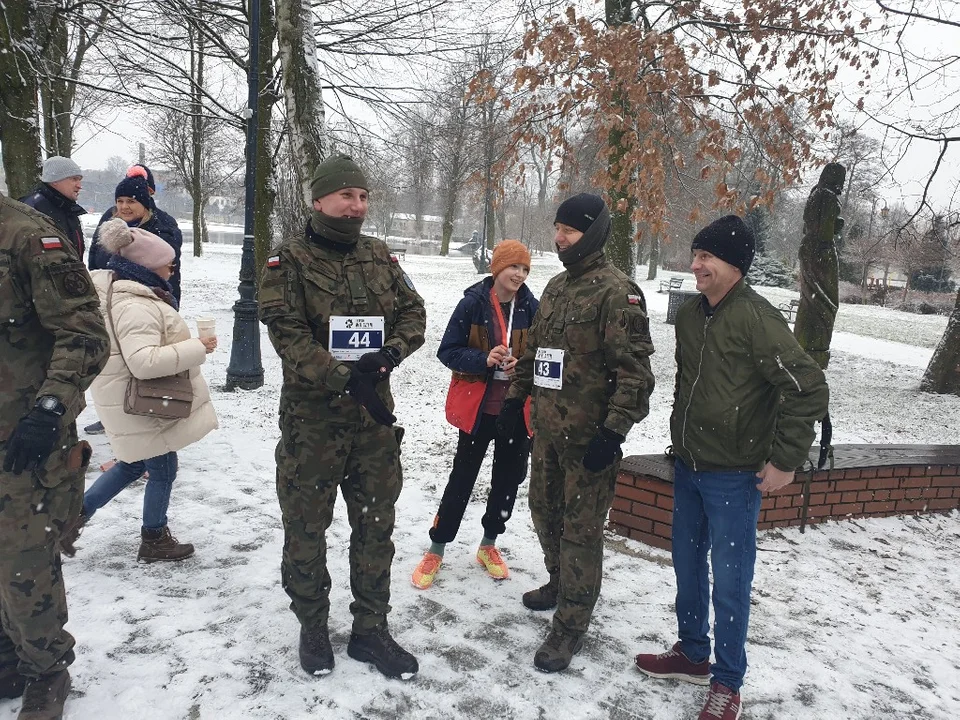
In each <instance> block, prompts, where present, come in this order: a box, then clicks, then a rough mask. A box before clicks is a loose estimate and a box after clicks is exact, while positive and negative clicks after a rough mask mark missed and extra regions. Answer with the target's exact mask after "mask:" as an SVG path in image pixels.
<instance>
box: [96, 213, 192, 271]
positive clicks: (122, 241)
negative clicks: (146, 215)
mask: <svg viewBox="0 0 960 720" xmlns="http://www.w3.org/2000/svg"><path fill="white" fill-rule="evenodd" d="M100 244H101V245H103V247H104V249H105V250H106V251H107V252H110V253H112V254H114V255H119V256H120V257H122V258H126V259H127V260H129V261H130V262H135V263H136V264H137V265H143V267H145V268H147V269H148V270H152V271H154V272H156V271H157V270H160V269H161V268H164V267H166V266H167V265H170V264H171V263H172V262H173V260H174V258H175V257H176V253H175V252H174V251H173V247H171V246H170V244H169V243H168V242H167V241H166V240H164V239H163V238H161V237H159V236H157V235H154V234H153V233H152V232H147V231H146V230H143V229H141V228H138V227H128V226H127V223H126V222H124V221H123V220H122V219H121V218H118V217H115V218H113V219H112V220H107V221H106V222H105V223H104V224H103V225H101V226H100Z"/></svg>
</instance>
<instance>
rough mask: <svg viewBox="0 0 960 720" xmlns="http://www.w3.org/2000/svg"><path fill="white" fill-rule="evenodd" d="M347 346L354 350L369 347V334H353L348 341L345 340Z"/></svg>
mask: <svg viewBox="0 0 960 720" xmlns="http://www.w3.org/2000/svg"><path fill="white" fill-rule="evenodd" d="M347 344H348V345H349V346H350V347H355V348H360V347H370V333H368V332H365V333H361V332H355V333H354V334H353V335H351V336H350V339H349V340H347Z"/></svg>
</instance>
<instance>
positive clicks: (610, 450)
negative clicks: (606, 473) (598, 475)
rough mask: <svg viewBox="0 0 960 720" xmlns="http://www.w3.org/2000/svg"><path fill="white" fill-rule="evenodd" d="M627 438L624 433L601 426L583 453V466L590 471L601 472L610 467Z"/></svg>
mask: <svg viewBox="0 0 960 720" xmlns="http://www.w3.org/2000/svg"><path fill="white" fill-rule="evenodd" d="M625 439H626V438H624V437H623V435H620V434H619V433H615V432H614V431H613V430H608V429H607V428H605V427H601V428H600V429H599V430H597V434H596V435H594V436H593V440H591V441H590V444H589V445H587V451H586V452H585V453H584V454H583V466H584V467H585V468H586V469H587V470H589V471H590V472H600V471H601V470H603V469H604V468H606V467H610V465H612V464H613V461H614V460H616V459H617V453H619V452H620V445H621V444H623V441H624V440H625Z"/></svg>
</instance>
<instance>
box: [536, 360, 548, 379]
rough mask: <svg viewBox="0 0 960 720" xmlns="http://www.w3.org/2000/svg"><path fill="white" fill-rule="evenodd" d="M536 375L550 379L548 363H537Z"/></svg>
mask: <svg viewBox="0 0 960 720" xmlns="http://www.w3.org/2000/svg"><path fill="white" fill-rule="evenodd" d="M537 375H539V376H541V377H550V363H548V362H538V363H537Z"/></svg>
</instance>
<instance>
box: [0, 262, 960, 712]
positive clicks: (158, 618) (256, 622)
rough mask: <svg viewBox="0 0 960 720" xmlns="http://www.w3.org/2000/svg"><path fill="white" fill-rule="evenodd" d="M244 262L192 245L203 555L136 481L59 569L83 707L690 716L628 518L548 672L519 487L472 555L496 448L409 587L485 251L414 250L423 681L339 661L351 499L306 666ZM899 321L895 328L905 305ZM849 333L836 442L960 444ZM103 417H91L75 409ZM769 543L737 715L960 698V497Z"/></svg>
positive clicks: (189, 479)
mask: <svg viewBox="0 0 960 720" xmlns="http://www.w3.org/2000/svg"><path fill="white" fill-rule="evenodd" d="M238 261H239V248H233V247H217V246H211V247H210V248H209V250H208V254H207V255H205V256H204V257H203V258H200V259H194V258H191V257H185V258H184V273H183V274H184V305H183V313H184V315H185V316H186V317H187V318H191V319H192V318H195V317H196V316H198V315H201V314H212V315H214V316H215V317H216V318H217V321H218V328H219V336H220V350H218V352H217V353H216V354H215V355H213V356H212V357H211V359H210V360H209V361H208V363H207V365H206V366H205V369H204V373H205V375H206V377H207V379H208V381H209V382H210V385H211V388H212V390H213V398H214V402H215V404H216V406H217V410H218V413H219V416H220V421H221V429H220V430H219V431H218V432H216V433H214V434H212V435H211V436H210V437H208V438H207V439H205V440H204V441H203V442H201V443H198V444H197V445H194V446H192V447H190V448H187V449H186V450H184V451H183V452H182V453H181V460H180V475H179V477H178V479H177V482H176V485H175V487H174V494H173V501H172V504H171V509H170V524H171V528H172V530H173V531H174V533H175V534H176V535H177V536H178V537H180V539H181V540H185V541H189V542H193V543H195V544H196V546H197V554H196V556H195V557H194V558H192V559H189V560H187V561H184V562H183V563H179V564H172V565H164V564H156V565H151V566H146V565H137V563H136V562H135V557H136V550H137V544H138V542H139V525H140V520H139V518H140V512H141V505H142V495H143V486H142V484H138V485H135V486H133V487H131V488H129V489H127V490H126V491H124V492H123V493H121V494H120V495H119V496H118V497H117V498H116V499H115V500H114V501H113V502H112V503H111V504H110V505H108V506H107V507H106V508H104V509H103V510H101V511H100V512H99V513H98V514H97V517H96V518H95V519H94V520H93V521H92V522H91V524H90V526H89V527H88V528H87V530H86V531H85V533H84V535H83V537H82V538H81V540H80V552H79V554H78V555H77V557H76V558H75V559H72V560H66V561H65V564H64V574H65V576H66V582H67V586H68V592H69V601H70V624H69V626H68V627H69V629H70V630H71V631H72V632H73V633H74V634H75V635H76V637H77V643H78V644H77V662H76V664H75V665H74V666H73V668H72V673H73V675H74V686H73V687H74V689H73V691H72V694H71V698H70V701H69V703H68V706H67V712H66V714H65V716H64V717H65V718H67V720H114V719H116V720H121V719H122V720H129V718H137V720H153V719H156V720H180V719H183V720H197V719H200V718H204V719H205V718H218V719H219V718H229V719H231V720H234V719H236V720H243V719H248V718H249V719H251V720H253V719H256V720H263V719H267V718H276V719H281V718H282V719H284V720H298V719H300V718H311V719H312V718H323V719H328V718H329V719H332V720H339V719H340V718H344V719H359V718H364V719H367V718H370V719H384V720H385V719H387V718H405V719H406V718H411V719H417V720H420V719H422V720H427V719H431V720H432V719H437V720H439V719H441V718H442V719H444V720H448V719H449V720H461V719H462V720H474V719H475V718H498V719H502V720H506V719H508V718H509V719H516V720H539V719H541V718H547V717H550V718H563V719H566V718H584V719H593V718H596V719H600V718H608V719H616V720H634V719H636V720H640V719H643V720H681V719H684V720H685V719H688V718H695V717H696V715H697V713H698V712H699V709H700V705H701V703H702V697H703V692H702V689H700V688H695V687H693V686H690V685H682V684H678V683H674V682H658V681H654V680H651V679H648V678H645V677H642V676H641V675H640V674H639V673H638V672H637V671H636V670H635V669H634V668H633V666H632V658H633V655H634V654H635V653H637V652H639V651H651V650H659V649H662V648H666V647H669V645H670V644H672V642H673V640H674V633H675V621H674V619H673V611H672V603H673V594H674V581H673V572H672V569H671V567H670V558H669V554H668V553H664V552H662V551H659V550H655V549H651V548H649V547H646V546H644V545H641V544H639V543H636V542H633V541H628V540H624V539H622V538H619V537H616V536H614V535H608V538H607V540H608V541H607V543H606V548H605V553H604V563H605V564H604V587H603V591H602V594H601V598H600V601H599V603H598V605H597V609H596V613H595V617H594V621H593V624H592V626H591V630H590V633H589V637H588V639H587V641H586V643H585V645H584V649H583V651H582V653H581V654H580V655H578V656H577V657H576V658H575V659H574V662H573V664H572V666H571V667H570V669H569V670H568V671H566V672H564V673H560V674H557V675H544V674H542V673H539V672H537V671H536V670H535V669H534V667H533V664H532V658H533V653H534V651H535V650H536V648H537V647H538V646H539V644H540V642H541V641H542V639H543V638H544V636H545V634H546V632H547V627H548V623H549V618H550V614H549V613H533V612H531V611H528V610H526V609H525V608H524V607H523V606H522V605H521V603H520V595H521V594H522V593H523V592H524V591H525V590H528V589H530V588H532V587H535V586H536V585H539V584H540V583H542V582H543V581H544V580H545V572H544V569H543V563H542V557H541V554H540V550H539V546H538V543H537V540H536V536H535V534H534V531H533V528H532V525H531V522H530V517H529V512H528V510H527V507H526V485H524V486H523V487H522V488H521V496H520V498H519V499H518V502H517V509H516V513H515V515H514V517H513V519H512V520H511V521H510V523H509V525H508V530H507V533H506V534H505V535H504V536H503V537H502V538H501V543H500V544H501V547H502V550H503V553H504V556H505V558H506V560H507V562H508V564H509V565H510V568H511V577H510V579H508V580H506V581H503V582H500V583H497V582H494V581H493V580H491V579H489V578H488V577H486V575H485V574H484V573H483V572H482V570H481V568H480V566H479V565H478V564H477V563H476V561H475V559H474V557H473V555H474V553H475V549H476V544H477V542H478V541H479V538H480V535H481V532H482V530H481V528H480V522H479V521H480V516H481V515H482V513H483V503H482V498H483V497H484V495H485V493H486V482H485V478H488V477H489V461H488V462H487V463H486V465H485V467H484V470H483V471H482V472H481V480H480V482H478V484H477V489H476V490H475V492H474V502H473V503H471V505H470V507H469V508H468V510H467V515H466V517H465V519H464V522H463V525H462V528H461V533H460V536H459V537H458V539H457V540H456V541H455V542H453V543H451V544H450V545H449V546H448V550H447V554H446V559H445V564H444V567H443V569H442V570H441V573H440V576H439V579H438V581H437V584H436V585H435V586H434V587H433V588H431V589H430V590H428V591H426V592H422V591H418V590H416V589H415V588H413V587H412V586H411V584H410V582H409V575H410V573H411V572H412V571H413V568H414V566H415V565H416V563H417V561H418V560H419V558H420V556H421V554H422V553H423V551H424V550H425V549H426V547H427V543H428V538H427V529H428V527H429V524H430V521H431V519H432V517H433V514H434V512H435V510H436V507H437V504H438V502H439V497H440V493H441V492H442V489H443V486H444V482H445V480H446V476H447V474H448V473H449V470H450V462H451V459H452V455H453V450H454V447H455V441H456V440H455V438H456V433H455V431H454V430H453V429H452V428H450V427H449V426H447V425H446V423H445V422H444V419H443V403H444V394H445V391H446V387H447V382H448V377H449V373H448V372H447V371H446V370H445V368H443V367H442V365H440V363H439V361H438V360H437V359H436V357H435V352H436V349H437V344H438V342H439V337H440V334H441V332H442V330H443V327H444V326H445V324H446V321H447V318H448V316H449V313H450V311H451V310H452V308H453V306H454V304H455V303H456V301H457V300H458V299H459V297H460V296H461V293H462V290H463V289H464V288H465V287H466V286H467V285H468V284H469V283H471V282H473V281H475V280H476V279H477V276H476V274H475V273H474V272H473V268H472V265H471V264H470V260H469V259H468V258H437V257H424V256H408V259H407V260H406V261H405V262H404V268H405V269H406V270H407V271H408V273H409V274H410V275H411V277H412V278H413V280H414V282H415V283H416V284H417V287H418V288H419V290H420V292H421V293H422V294H423V295H424V297H425V299H426V301H427V308H428V328H427V343H426V345H425V347H424V348H423V349H421V350H420V351H419V352H418V353H417V354H415V355H414V356H413V357H412V358H410V359H409V360H407V361H406V362H404V364H403V365H402V366H401V367H400V368H399V369H398V370H397V371H396V373H395V378H394V381H393V382H394V390H395V395H396V397H397V398H398V408H397V415H398V416H399V417H400V422H401V423H402V424H403V425H404V426H405V427H406V429H407V435H406V438H405V440H404V447H403V461H404V478H405V487H404V491H403V493H402V495H401V497H400V501H399V503H398V507H397V525H396V531H395V534H394V539H395V542H396V547H397V551H396V557H395V560H394V566H393V567H394V572H393V597H392V604H393V607H394V611H393V613H391V616H390V623H391V628H392V630H393V632H394V634H395V636H396V637H397V639H398V640H399V641H400V642H401V643H402V644H404V645H405V646H407V647H408V648H409V649H410V650H412V651H413V652H414V653H415V654H416V655H417V656H418V657H419V659H420V664H421V671H420V674H419V675H418V677H417V678H416V679H415V680H414V681H411V682H409V683H402V682H399V681H388V680H386V679H384V678H382V677H381V676H380V675H379V674H378V673H377V672H376V671H375V670H374V669H372V668H371V667H369V666H366V665H361V664H359V663H356V662H354V661H353V660H351V659H349V658H348V657H347V656H346V643H347V640H348V639H349V631H350V615H349V611H348V604H349V602H350V594H349V569H348V564H347V548H348V540H349V534H350V531H349V527H348V525H347V522H346V517H345V512H344V510H343V508H342V504H340V506H339V509H338V512H337V516H336V518H335V520H334V522H333V525H332V526H331V528H330V530H329V532H328V560H329V566H330V571H331V575H332V577H333V590H332V592H331V600H332V610H331V621H330V628H331V634H332V640H333V645H334V651H335V653H336V659H337V666H336V669H335V670H334V672H333V673H332V674H331V675H329V676H327V677H324V678H313V677H309V676H307V675H306V674H304V673H303V672H302V670H301V669H300V668H299V664H298V662H297V654H296V639H297V623H296V620H295V619H294V616H293V614H292V613H291V612H290V611H289V610H288V609H287V605H288V601H287V598H286V596H285V594H284V593H283V591H282V589H281V588H280V583H279V570H278V565H279V557H280V549H281V545H282V530H281V527H280V519H279V518H280V513H279V508H278V507H277V502H276V496H275V489H274V461H273V450H274V446H275V443H276V440H277V438H278V435H279V431H278V429H277V420H276V410H277V408H276V403H277V397H278V393H279V387H280V376H279V375H280V374H279V361H278V359H277V357H276V355H275V354H274V352H273V350H272V348H271V347H270V344H269V342H268V341H267V339H266V336H265V334H264V333H263V332H261V341H262V347H263V364H264V370H265V377H266V384H265V385H264V387H263V388H261V389H259V390H256V391H251V392H241V393H233V394H230V393H224V392H222V390H221V388H222V385H223V381H224V375H225V371H226V366H227V364H228V362H229V358H230V345H231V337H230V331H229V329H230V327H231V324H232V313H231V306H232V304H233V302H234V300H235V298H236V296H237V293H236V285H237V280H236V277H237V269H238V264H239V262H238ZM533 264H534V268H533V274H532V276H531V279H530V285H531V287H532V288H533V289H534V291H535V292H537V293H538V294H539V292H540V291H541V290H542V288H543V286H544V284H545V283H546V280H547V279H548V278H549V277H550V276H551V275H552V274H554V272H556V271H557V270H558V269H559V267H560V266H559V264H558V263H557V262H556V258H555V257H551V258H536V257H535V258H534V263H533ZM642 285H643V287H644V290H645V292H646V294H647V298H648V301H649V304H650V314H651V332H652V334H653V339H654V343H655V345H656V347H657V348H658V351H657V353H656V354H655V355H654V357H653V367H654V372H655V375H656V377H657V383H658V384H657V389H656V390H655V392H654V395H653V398H652V399H651V413H650V416H649V417H648V418H647V420H645V421H644V422H643V423H641V424H640V425H639V426H638V427H636V428H635V429H634V430H633V431H632V432H631V434H630V436H629V437H628V440H627V443H626V445H625V448H624V449H625V451H626V453H628V454H632V453H646V452H658V451H660V450H661V449H662V448H663V447H664V446H665V445H666V444H667V443H668V442H669V439H668V429H667V422H668V419H669V413H670V402H671V399H672V397H671V396H672V382H673V372H674V368H673V328H672V327H671V326H669V325H667V324H665V323H664V322H663V319H664V316H665V313H666V296H665V295H658V294H657V293H656V292H655V290H656V286H655V285H656V284H655V283H642ZM890 318H893V320H891V319H890ZM887 319H888V320H889V323H888V324H890V323H892V324H896V322H898V321H897V320H896V317H895V316H893V315H891V314H890V313H887ZM885 332H891V331H890V330H889V329H887V330H885ZM885 337H887V339H890V337H889V336H888V335H887V336H885ZM855 349H856V346H854V347H852V348H844V349H839V348H838V351H837V352H836V353H835V355H834V359H833V361H832V363H831V368H830V381H831V387H832V390H833V396H832V406H833V413H834V418H835V420H834V421H835V424H836V433H837V436H836V438H835V439H836V440H837V441H838V442H956V441H957V438H958V437H960V412H958V409H960V399H958V398H955V397H949V398H943V397H939V396H934V397H931V396H928V395H924V394H921V393H919V392H918V391H917V390H916V386H917V383H918V382H919V377H920V373H921V372H922V370H921V369H920V367H921V366H922V364H923V363H922V361H920V360H917V359H916V358H914V359H913V361H912V362H911V361H910V357H909V352H908V351H904V353H903V355H902V356H901V355H899V354H897V355H896V356H894V357H895V360H896V361H895V362H893V361H888V362H877V361H876V355H874V356H873V359H869V358H867V357H864V356H863V355H862V354H859V353H855V352H854V350H855ZM920 352H921V351H918V357H919V353H920ZM92 418H93V414H92V412H91V411H90V410H88V411H87V412H86V413H85V414H84V415H83V417H82V418H81V423H82V424H85V423H87V422H90V421H92ZM93 444H94V448H95V464H99V463H100V462H102V461H104V460H106V459H108V458H109V457H110V452H109V447H108V444H107V442H106V440H105V439H104V438H103V437H99V438H93ZM96 474H97V473H96V472H95V471H91V472H90V473H89V474H88V478H87V479H88V482H92V481H93V480H94V479H95V477H96ZM759 546H760V553H759V555H760V560H759V562H758V566H757V575H756V581H755V593H754V601H753V610H752V618H751V629H750V638H749V645H748V654H749V659H750V669H749V672H748V674H747V678H746V684H745V686H744V689H743V697H744V702H745V706H746V708H745V710H744V714H743V718H744V720H761V719H763V720H774V719H776V720H792V719H794V718H798V719H799V718H804V719H820V718H831V719H833V718H850V719H860V718H863V719H866V718H876V717H891V718H898V719H899V718H915V719H917V720H920V719H923V720H928V719H929V720H939V719H941V718H943V719H947V718H955V717H957V716H958V715H960V682H958V678H960V583H958V582H957V568H958V567H960V514H958V513H953V514H951V515H947V516H943V515H936V516H928V517H920V518H911V517H906V518H888V519H882V520H879V519H878V520H866V521H853V522H843V523H827V524H825V525H822V526H815V527H812V528H810V529H809V530H808V531H807V533H806V534H800V533H799V532H798V531H796V530H795V529H791V530H776V531H767V532H764V533H762V534H761V538H760V541H759ZM18 708H19V701H9V700H0V720H2V719H3V718H13V717H14V716H15V713H16V712H17V710H18Z"/></svg>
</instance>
